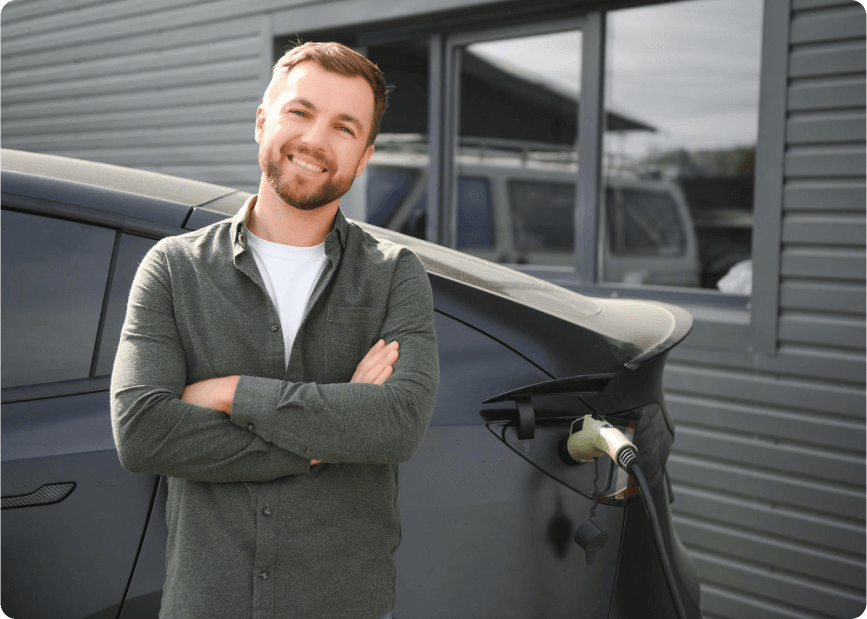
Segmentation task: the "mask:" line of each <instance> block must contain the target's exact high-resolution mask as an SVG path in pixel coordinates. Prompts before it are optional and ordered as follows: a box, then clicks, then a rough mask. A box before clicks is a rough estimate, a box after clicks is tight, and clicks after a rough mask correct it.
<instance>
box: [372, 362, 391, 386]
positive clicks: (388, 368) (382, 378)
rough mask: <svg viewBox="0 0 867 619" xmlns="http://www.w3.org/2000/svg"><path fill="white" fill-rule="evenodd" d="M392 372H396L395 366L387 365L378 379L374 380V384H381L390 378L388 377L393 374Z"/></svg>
mask: <svg viewBox="0 0 867 619" xmlns="http://www.w3.org/2000/svg"><path fill="white" fill-rule="evenodd" d="M392 372H394V368H393V367H391V366H390V365H389V366H386V368H385V369H384V370H383V371H382V372H380V373H379V376H377V377H376V379H375V380H374V381H373V384H374V385H381V384H382V383H384V382H385V381H386V380H388V377H389V376H391V373H392Z"/></svg>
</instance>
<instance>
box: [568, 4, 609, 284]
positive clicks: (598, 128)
mask: <svg viewBox="0 0 867 619" xmlns="http://www.w3.org/2000/svg"><path fill="white" fill-rule="evenodd" d="M604 80H605V14H604V13H601V12H595V13H590V14H589V15H587V22H586V24H585V26H584V35H583V50H582V54H581V106H580V111H579V116H580V118H579V119H578V162H579V166H578V192H577V193H578V208H577V209H576V211H575V241H576V242H575V259H576V261H577V263H576V265H575V271H576V275H577V277H578V280H579V281H583V282H592V281H595V280H596V235H597V230H598V228H599V226H598V225H597V223H598V217H597V210H598V208H599V203H600V202H599V191H600V185H601V182H602V132H603V130H604V127H603V123H604V122H605V121H604V117H605V112H604V109H603V105H604V103H603V101H604Z"/></svg>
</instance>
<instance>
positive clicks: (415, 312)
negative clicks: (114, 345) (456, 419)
mask: <svg viewBox="0 0 867 619" xmlns="http://www.w3.org/2000/svg"><path fill="white" fill-rule="evenodd" d="M164 248H165V244H164V243H160V244H158V245H157V246H156V247H155V248H154V249H153V250H151V252H150V253H149V254H148V255H147V256H146V257H145V259H144V260H143V262H142V265H141V267H140V268H139V271H138V273H137V274H136V278H135V281H134V282H133V288H132V291H131V293H130V300H129V304H128V309H127V318H126V322H125V324H124V328H123V332H122V334H121V341H120V346H119V348H118V354H117V357H116V360H115V366H114V370H113V373H112V385H111V409H112V428H113V431H114V437H115V443H116V445H117V448H118V456H119V457H120V461H121V464H122V465H123V466H124V467H125V468H127V469H128V470H131V471H134V472H142V473H153V474H162V475H169V476H172V477H178V478H183V479H191V480H196V481H215V482H233V481H270V480H273V479H277V478H279V477H283V476H286V475H291V474H303V473H307V472H308V471H309V470H310V466H311V461H312V462H318V461H321V462H329V463H364V464H394V463H397V462H402V461H404V460H406V459H408V458H409V457H410V456H411V455H412V454H413V453H414V452H415V451H416V450H417V448H418V446H419V445H420V444H421V440H422V439H423V437H424V433H425V431H426V429H427V426H428V424H429V423H430V418H431V415H432V413H433V406H434V401H435V397H436V388H437V384H438V381H439V367H438V362H437V352H436V337H435V334H434V331H433V299H432V296H431V291H430V284H429V282H428V279H427V274H426V272H425V271H424V267H423V266H422V265H421V262H420V261H419V260H418V258H417V257H416V256H415V255H414V254H412V253H409V252H407V253H406V254H401V256H400V258H399V260H398V261H397V262H396V266H395V269H394V275H393V277H392V282H391V288H390V292H389V295H388V299H387V306H386V312H385V319H384V321H383V323H382V326H381V328H380V329H379V338H381V340H385V341H388V342H392V344H391V345H389V346H385V344H384V342H378V343H377V345H375V346H374V347H373V349H371V351H370V352H369V353H368V354H367V355H366V356H365V357H364V360H362V361H361V363H359V365H358V367H357V369H356V372H355V375H354V376H353V377H352V380H351V381H350V382H347V383H302V382H290V381H284V380H278V379H274V378H265V377H261V376H249V375H243V376H240V377H238V376H220V375H219V373H216V372H215V374H216V380H214V381H213V382H211V380H204V381H200V382H194V383H193V384H191V385H187V381H188V374H187V372H188V355H189V354H192V353H191V352H190V351H189V350H188V348H185V346H184V343H183V342H182V338H181V336H180V330H179V322H178V320H179V319H181V320H187V321H188V322H189V321H190V320H192V319H191V318H190V317H189V315H187V314H185V315H184V317H181V316H175V309H176V307H182V306H183V307H185V306H184V305H183V304H182V303H176V301H179V299H175V295H181V294H184V291H185V290H187V289H188V288H189V287H190V284H189V282H185V281H182V280H183V275H178V273H180V272H181V270H182V269H181V267H182V266H183V265H182V264H181V260H180V259H178V257H177V254H170V253H168V252H165V251H164ZM173 277H174V278H176V279H175V281H173ZM195 320H196V321H198V322H208V317H205V316H196V317H195ZM187 326H189V325H187ZM398 342H399V346H400V356H399V359H398V357H397V343H398ZM227 413H231V414H227Z"/></svg>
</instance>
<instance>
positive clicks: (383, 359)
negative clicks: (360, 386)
mask: <svg viewBox="0 0 867 619" xmlns="http://www.w3.org/2000/svg"><path fill="white" fill-rule="evenodd" d="M398 348H400V345H399V344H398V343H397V342H396V341H394V342H391V343H390V344H388V345H386V343H385V340H379V341H378V342H377V343H376V344H374V345H373V347H372V348H371V349H370V351H368V353H367V354H366V355H365V356H364V359H362V360H361V363H359V364H358V367H357V368H356V369H355V374H353V376H352V380H351V381H350V382H353V383H372V384H378V385H381V384H382V383H383V382H385V381H386V379H387V378H388V377H389V376H391V372H392V365H393V364H394V362H395V361H397V359H398V356H399V355H398ZM386 369H387V373H386V374H385V376H383V373H384V372H386Z"/></svg>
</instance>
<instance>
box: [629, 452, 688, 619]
mask: <svg viewBox="0 0 867 619" xmlns="http://www.w3.org/2000/svg"><path fill="white" fill-rule="evenodd" d="M617 464H618V465H620V466H621V467H622V468H623V469H624V470H625V471H626V472H627V473H629V474H630V475H632V476H633V477H634V478H635V481H636V482H637V483H638V489H639V490H641V498H642V499H644V508H645V509H646V510H647V516H648V518H650V524H651V526H652V527H653V537H654V539H655V540H656V549H657V550H658V551H659V560H660V561H661V562H662V571H663V572H664V573H665V582H666V583H667V584H668V590H669V592H670V593H671V599H672V601H673V602H674V609H675V611H676V612H677V617H678V619H687V616H686V610H684V608H683V602H682V601H681V599H680V594H679V593H678V589H677V583H676V582H675V580H674V570H672V569H671V561H670V560H669V557H668V553H667V552H666V550H665V540H664V539H663V537H662V527H661V526H660V525H659V518H658V517H657V515H656V507H655V505H654V504H653V497H652V496H651V493H650V484H648V483H647V478H646V477H645V476H644V472H643V471H642V470H641V467H639V466H638V454H636V453H635V450H634V449H632V448H631V447H627V448H625V449H623V450H621V451H620V453H619V454H617Z"/></svg>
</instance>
